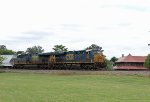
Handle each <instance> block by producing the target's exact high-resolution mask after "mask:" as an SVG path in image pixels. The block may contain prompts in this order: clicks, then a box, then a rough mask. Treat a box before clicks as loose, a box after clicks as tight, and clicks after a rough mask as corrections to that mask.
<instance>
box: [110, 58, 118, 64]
mask: <svg viewBox="0 0 150 102" xmlns="http://www.w3.org/2000/svg"><path fill="white" fill-rule="evenodd" d="M117 60H118V58H116V57H112V58H111V59H110V61H111V62H112V63H113V65H115V62H116V61H117Z"/></svg>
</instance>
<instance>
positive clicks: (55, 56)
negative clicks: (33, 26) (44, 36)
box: [14, 49, 106, 70]
mask: <svg viewBox="0 0 150 102" xmlns="http://www.w3.org/2000/svg"><path fill="white" fill-rule="evenodd" d="M105 67H106V63H105V56H104V55H103V54H102V52H99V51H98V50H92V49H91V50H79V51H67V52H50V53H41V54H37V55H19V56H18V57H17V58H16V59H14V68H38V69H53V70H57V69H59V70H61V69H69V70H72V69H78V70H80V69H81V70H83V69H84V70H100V69H103V68H105Z"/></svg>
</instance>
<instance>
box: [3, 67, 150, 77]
mask: <svg viewBox="0 0 150 102" xmlns="http://www.w3.org/2000/svg"><path fill="white" fill-rule="evenodd" d="M3 70H4V72H11V73H43V74H54V75H138V76H147V77H150V71H149V70H148V71H82V70H27V69H3Z"/></svg>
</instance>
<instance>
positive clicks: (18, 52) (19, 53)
mask: <svg viewBox="0 0 150 102" xmlns="http://www.w3.org/2000/svg"><path fill="white" fill-rule="evenodd" d="M16 54H17V55H21V54H25V52H24V51H17V52H16Z"/></svg>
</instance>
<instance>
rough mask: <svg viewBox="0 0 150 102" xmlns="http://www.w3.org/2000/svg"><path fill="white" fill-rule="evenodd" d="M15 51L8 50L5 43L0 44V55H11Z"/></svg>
mask: <svg viewBox="0 0 150 102" xmlns="http://www.w3.org/2000/svg"><path fill="white" fill-rule="evenodd" d="M13 54H15V51H13V50H9V49H7V48H6V46H5V45H0V55H13Z"/></svg>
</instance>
